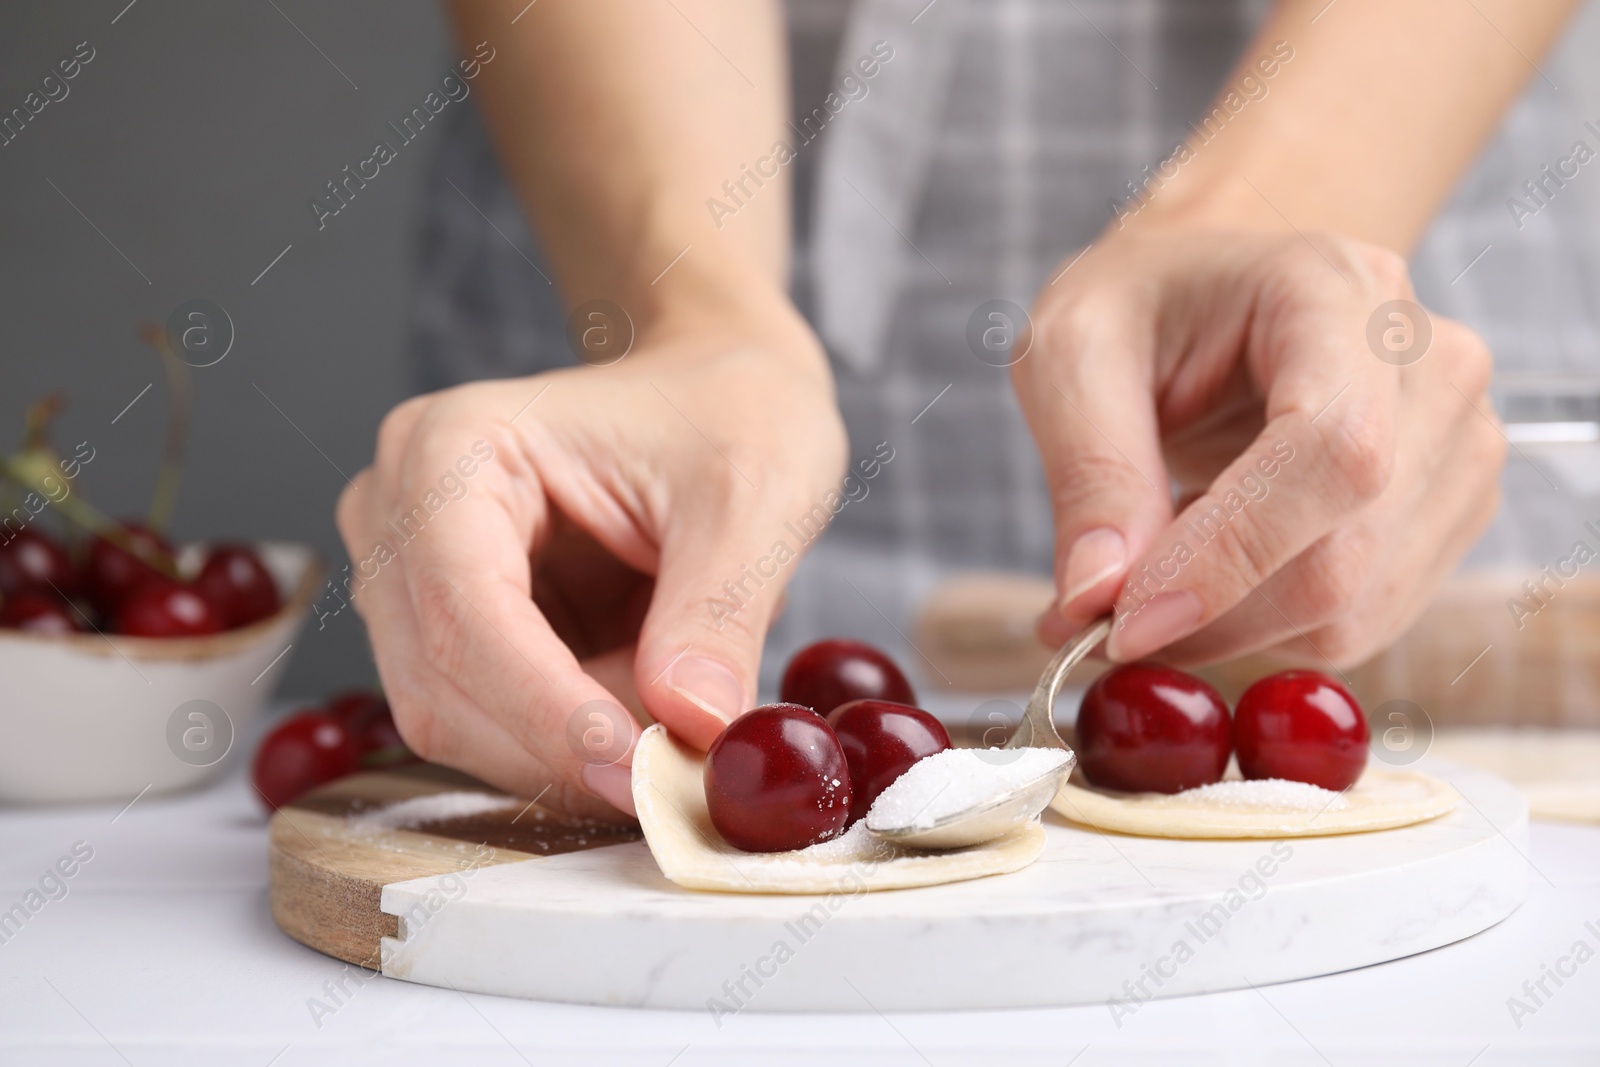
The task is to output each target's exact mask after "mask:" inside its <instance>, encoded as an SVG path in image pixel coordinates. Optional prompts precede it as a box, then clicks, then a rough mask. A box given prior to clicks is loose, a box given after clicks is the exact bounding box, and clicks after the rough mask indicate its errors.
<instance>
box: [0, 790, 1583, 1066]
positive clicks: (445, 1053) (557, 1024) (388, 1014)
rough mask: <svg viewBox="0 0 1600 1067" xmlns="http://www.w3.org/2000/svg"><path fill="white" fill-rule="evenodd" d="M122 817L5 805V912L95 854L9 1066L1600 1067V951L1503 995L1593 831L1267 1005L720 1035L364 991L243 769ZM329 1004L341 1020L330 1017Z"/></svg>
mask: <svg viewBox="0 0 1600 1067" xmlns="http://www.w3.org/2000/svg"><path fill="white" fill-rule="evenodd" d="M121 806H122V805H120V804H111V805H96V806H86V807H79V808H66V809H53V810H17V809H3V808H0V907H3V908H8V907H9V906H10V905H11V904H12V903H14V902H16V901H18V900H21V899H22V898H23V895H24V893H25V892H26V891H27V890H28V889H29V888H30V887H37V885H38V881H39V879H40V876H41V874H42V873H43V872H44V870H45V869H46V868H47V867H49V866H51V865H53V864H54V863H55V862H56V860H57V859H58V858H59V857H60V856H62V855H63V854H65V853H67V852H68V851H69V850H70V849H71V847H72V845H73V843H74V842H75V841H80V840H81V841H86V842H88V843H90V845H91V846H92V847H93V848H94V850H95V853H94V858H93V859H92V860H90V861H89V862H88V863H87V864H85V865H83V866H82V868H81V870H79V871H78V872H77V873H76V875H75V876H74V877H73V878H72V879H71V880H70V881H69V882H68V883H67V885H68V887H69V888H68V895H67V896H66V897H65V898H63V899H60V900H56V901H53V902H51V903H48V904H46V905H45V906H44V907H43V908H42V909H41V910H40V911H39V912H38V913H37V914H36V915H34V916H33V917H32V918H31V919H30V920H29V921H28V923H27V925H26V926H24V927H23V929H22V930H21V932H20V933H18V934H16V935H14V936H11V937H9V939H8V940H6V941H5V942H4V943H0V1063H3V1064H13V1063H14V1064H28V1065H32V1064H66V1065H79V1064H82V1065H98V1064H106V1065H124V1064H130V1063H131V1064H135V1065H138V1067H145V1065H147V1064H185V1065H187V1064H196V1065H199V1064H205V1065H212V1064H219V1063H227V1064H244V1065H262V1067H265V1065H267V1064H268V1063H269V1062H274V1063H275V1065H276V1067H294V1065H297V1064H317V1063H330V1064H332V1063H337V1064H340V1065H350V1064H364V1063H372V1064H384V1065H386V1067H401V1065H410V1064H417V1065H427V1067H436V1065H437V1064H438V1063H440V1062H450V1063H467V1062H471V1063H479V1062H481V1063H489V1064H507V1065H519V1064H525V1063H539V1064H544V1063H573V1062H585V1063H596V1064H606V1065H611V1064H616V1065H623V1064H638V1065H646V1067H648V1065H654V1067H667V1065H668V1064H669V1063H671V1064H673V1067H694V1065H699V1064H729V1065H734V1064H737V1065H745V1064H751V1063H757V1062H761V1063H775V1064H815V1063H818V1062H820V1061H824V1060H825V1061H826V1062H827V1063H828V1064H829V1067H844V1065H852V1064H887V1065H894V1067H898V1065H908V1067H910V1065H915V1067H926V1065H928V1064H933V1065H937V1067H947V1065H949V1067H954V1065H958V1064H961V1065H965V1064H989V1063H996V1062H1015V1063H1026V1064H1038V1065H1041V1067H1043V1065H1052V1067H1064V1065H1066V1064H1068V1063H1069V1062H1071V1063H1074V1064H1075V1065H1076V1067H1095V1065H1099V1064H1109V1063H1131V1064H1152V1065H1155V1064H1161V1065H1166V1064H1175V1063H1183V1064H1199V1065H1205V1067H1209V1065H1213V1064H1217V1065H1220V1064H1252V1065H1253V1064H1260V1065H1263V1067H1265V1065H1268V1064H1271V1065H1278V1064H1286V1065H1298V1064H1313V1065H1318V1067H1322V1065H1325V1064H1328V1063H1332V1064H1337V1065H1340V1067H1343V1065H1346V1064H1355V1063H1363V1064H1365V1063H1381V1064H1406V1065H1424V1067H1431V1065H1435V1064H1437V1065H1441V1067H1444V1065H1448V1067H1466V1065H1467V1064H1468V1063H1469V1062H1471V1063H1474V1064H1475V1065H1476V1067H1487V1065H1491V1064H1563V1065H1565V1064H1572V1065H1576V1064H1585V1065H1592V1064H1595V1063H1597V1062H1600V1012H1597V1011H1596V1007H1597V1005H1600V960H1591V961H1589V962H1588V963H1586V964H1584V965H1582V966H1581V967H1580V968H1579V969H1578V971H1577V973H1576V974H1575V975H1574V976H1573V977H1571V978H1567V979H1565V980H1564V981H1565V985H1564V986H1563V987H1561V988H1560V989H1555V988H1554V987H1553V985H1551V986H1550V988H1551V989H1552V990H1553V992H1554V994H1555V995H1554V996H1552V997H1550V998H1548V999H1547V1000H1546V1002H1545V1003H1544V1004H1543V1005H1542V1006H1540V1007H1539V1008H1538V1010H1537V1012H1536V1013H1535V1014H1534V1015H1531V1016H1528V1017H1525V1018H1523V1019H1522V1020H1521V1023H1522V1025H1521V1027H1520V1028H1519V1027H1518V1026H1517V1025H1516V1023H1515V1022H1514V1021H1513V1019H1512V1018H1511V1016H1510V1014H1509V1012H1508V1010H1507V1004H1506V1001H1507V998H1508V997H1511V996H1514V995H1519V994H1520V992H1521V989H1520V987H1521V985H1522V983H1523V982H1524V981H1525V980H1530V979H1532V980H1537V979H1538V978H1539V977H1540V975H1541V968H1542V966H1543V965H1546V964H1550V965H1554V964H1555V963H1557V962H1558V961H1559V960H1560V958H1561V957H1562V956H1563V955H1564V954H1566V953H1568V952H1570V951H1571V949H1572V946H1573V944H1574V942H1575V941H1576V940H1578V939H1579V938H1588V939H1589V940H1590V943H1591V944H1594V943H1595V941H1596V939H1595V937H1594V935H1593V934H1591V933H1589V932H1588V931H1587V930H1586V929H1585V925H1584V924H1585V922H1595V923H1596V924H1597V925H1600V829H1596V828H1585V827H1575V826H1561V825H1555V824H1535V825H1534V826H1533V827H1532V834H1531V842H1530V845H1529V847H1528V849H1527V852H1528V859H1527V860H1520V859H1519V860H1517V861H1516V862H1518V863H1522V864H1524V865H1525V866H1527V869H1528V870H1529V872H1530V874H1531V877H1532V888H1531V895H1530V897H1529V900H1528V903H1527V904H1526V905H1525V906H1523V907H1522V908H1520V909H1518V910H1517V911H1516V912H1515V913H1514V914H1513V915H1512V916H1511V917H1510V918H1509V919H1507V920H1506V921H1504V922H1502V923H1500V924H1499V925H1497V926H1494V927H1493V928H1491V929H1489V930H1486V931H1485V932H1483V933H1481V934H1478V935H1476V936H1474V937H1470V938H1468V939H1466V940H1465V941H1461V942H1459V943H1457V944H1454V945H1451V946H1448V947H1445V948H1442V949H1438V950H1435V951H1432V952H1426V953H1422V954H1420V955H1416V956H1411V957H1409V958H1406V959H1402V960H1398V961H1395V962H1393V963H1387V964H1382V965H1379V966H1374V967H1367V968H1363V969H1360V970H1356V971H1349V972H1345V973H1342V974H1337V975H1333V976H1329V977H1324V978H1316V979H1310V980H1306V981H1299V982H1292V983H1287V984H1282V985H1274V986H1267V987H1264V988H1261V989H1260V990H1259V991H1257V990H1251V989H1242V990H1239V991H1236V992H1230V993H1211V994H1205V995H1200V996H1189V997H1179V998H1175V999H1171V1000H1159V1001H1155V1002H1153V1003H1150V1004H1147V1005H1144V1006H1143V1007H1142V1008H1140V1010H1139V1011H1138V1012H1137V1013H1136V1014H1134V1015H1133V1016H1131V1017H1125V1018H1122V1019H1121V1020H1120V1023H1121V1025H1120V1026H1119V1025H1118V1024H1117V1022H1114V1021H1113V1019H1112V1017H1111V1014H1110V1013H1109V1012H1108V1011H1107V1009H1106V1007H1105V1006H1104V1005H1103V1004H1102V1005H1090V1006H1084V1007H1078V1008H1065V1009H1039V1010H1017V1011H1008V1012H935V1013H893V1012H888V1013H884V1014H883V1015H879V1014H878V1013H876V1012H871V1011H867V1012H860V1013H853V1014H835V1015H823V1014H788V1015H783V1014H761V1013H756V1012H746V1013H743V1014H740V1015H739V1016H737V1017H735V1018H732V1019H728V1020H723V1025H722V1026H720V1027H718V1026H717V1025H715V1023H713V1021H712V1020H711V1018H710V1017H709V1016H708V1015H707V1014H706V1013H705V1012H704V1011H683V1012H673V1011H648V1010H632V1009H616V1008H586V1007H574V1006H568V1005H562V1004H552V1003H541V1002H536V1001H522V1000H512V999H508V998H502V997H491V996H481V995H477V994H470V993H465V994H463V993H456V992H454V991H451V990H448V989H434V988H428V987H424V986H419V985H414V984H411V983H407V982H399V981H393V980H390V979H383V978H379V979H373V980H370V981H366V982H359V981H357V980H356V979H354V978H352V977H351V976H350V974H351V972H350V971H349V970H348V969H347V968H346V967H345V966H344V965H343V964H341V963H338V962H336V961H333V960H330V959H327V958H326V957H323V956H320V955H318V954H317V953H315V952H312V951H311V950H309V949H306V948H303V947H302V946H300V945H297V944H295V943H294V942H292V941H290V940H289V939H288V938H286V937H284V936H283V935H282V934H281V933H279V932H278V931H277V929H276V928H275V927H274V926H273V925H272V922H271V919H270V918H269V917H268V916H267V912H266V858H265V837H266V831H265V823H264V821H263V820H262V819H261V818H260V816H259V815H258V814H257V813H256V811H255V810H254V808H253V805H252V802H251V801H250V799H249V797H248V796H247V794H246V792H245V788H244V783H243V781H242V780H241V779H240V778H238V777H232V778H229V779H226V780H224V781H223V782H222V783H220V784H219V785H218V786H216V787H214V788H211V789H209V790H207V791H205V792H202V793H197V794H191V795H188V796H182V797H173V798H164V799H163V798H152V797H146V798H145V799H143V800H140V801H139V802H138V803H137V804H135V805H134V806H133V807H132V808H131V809H129V810H128V811H127V812H126V813H125V814H122V815H121V816H120V817H118V810H119V809H120V808H121ZM113 819H115V821H114V822H113ZM579 951H581V949H580V950H579ZM341 980H342V981H343V982H344V983H345V988H346V992H345V993H342V994H339V1001H341V1002H342V1003H339V1004H337V1005H335V1003H334V999H333V997H332V996H331V995H330V994H329V992H328V989H329V988H330V987H332V986H333V984H335V983H338V982H340V981H341ZM1547 985H1549V983H1548V982H1547ZM318 1000H320V1001H322V1002H324V1003H326V1004H328V1005H330V1006H333V1007H334V1011H333V1014H331V1015H323V1016H322V1017H321V1018H320V1020H317V1019H314V1018H313V1013H312V1008H313V1006H314V1003H315V1002H316V1001H318ZM319 1021H320V1024H321V1025H320V1026H319V1025H318V1022H319ZM1085 1049H1086V1051H1085ZM274 1057H277V1059H276V1060H275V1061H274ZM674 1057H676V1059H674ZM1074 1057H1077V1058H1076V1060H1074ZM1474 1057H1477V1058H1476V1059H1474Z"/></svg>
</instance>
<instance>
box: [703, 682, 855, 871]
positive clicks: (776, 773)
mask: <svg viewBox="0 0 1600 1067" xmlns="http://www.w3.org/2000/svg"><path fill="white" fill-rule="evenodd" d="M705 782H706V807H707V809H709V811H710V813H711V824H712V825H713V826H715V827H716V828H717V832H718V833H720V834H721V835H722V837H723V839H724V840H725V841H727V842H728V844H730V845H732V846H733V847H734V848H741V849H744V850H745V851H746V852H786V851H788V850H789V849H793V848H805V847H806V846H807V845H814V844H816V843H817V842H819V841H826V840H828V839H829V838H831V837H837V836H838V835H839V833H840V832H842V831H843V830H844V828H845V825H846V824H847V823H848V822H849V819H850V769H849V766H848V765H847V764H846V762H845V758H844V750H843V749H841V748H840V747H839V739H838V738H837V737H835V736H834V733H833V730H832V729H831V728H829V726H828V723H827V721H826V720H825V719H823V717H822V716H820V715H818V714H817V713H816V712H814V711H812V710H811V709H810V708H802V707H799V706H798V705H795V704H767V705H764V706H762V707H759V708H755V709H753V710H752V711H749V712H747V713H745V714H744V715H741V716H740V717H739V718H737V719H735V720H733V722H732V723H730V724H729V726H728V728H727V729H725V730H723V731H722V733H721V735H720V736H718V737H717V739H716V740H715V741H714V742H712V744H711V750H710V751H709V752H707V753H706V771H705Z"/></svg>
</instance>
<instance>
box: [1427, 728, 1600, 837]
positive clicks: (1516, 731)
mask: <svg viewBox="0 0 1600 1067" xmlns="http://www.w3.org/2000/svg"><path fill="white" fill-rule="evenodd" d="M1428 755H1429V756H1430V757H1432V758H1438V759H1447V760H1454V761H1455V762H1457V763H1465V764H1467V765H1468V766H1471V767H1478V768H1481V769H1482V770H1486V771H1491V772H1493V773H1494V774H1498V775H1500V776H1501V777H1502V778H1506V779H1508V780H1509V781H1510V782H1511V784H1512V785H1514V786H1516V787H1517V788H1518V789H1520V790H1522V793H1523V795H1524V796H1526V797H1527V798H1528V810H1529V812H1530V813H1531V814H1532V816H1533V818H1535V819H1557V820H1560V821H1562V822H1590V823H1600V731H1597V730H1540V729H1532V728H1527V727H1520V728H1519V727H1463V728H1458V729H1451V730H1440V731H1439V732H1438V733H1436V734H1435V735H1434V738H1433V745H1432V747H1431V748H1429V750H1428Z"/></svg>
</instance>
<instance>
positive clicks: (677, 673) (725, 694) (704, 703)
mask: <svg viewBox="0 0 1600 1067" xmlns="http://www.w3.org/2000/svg"><path fill="white" fill-rule="evenodd" d="M667 688H669V689H671V690H672V691H673V692H674V693H677V694H678V695H679V696H681V697H683V699H685V700H687V701H688V702H689V703H691V704H693V705H694V706H695V707H697V708H699V709H700V710H701V711H703V712H705V713H706V714H708V715H713V716H715V717H716V718H717V719H718V720H720V721H721V722H722V724H723V725H724V726H725V725H727V724H728V723H730V722H732V721H733V720H734V719H737V718H738V717H739V713H740V712H741V711H743V710H744V686H743V685H741V684H739V679H738V677H737V676H736V675H735V674H734V673H733V671H731V670H729V669H728V668H727V667H726V666H724V665H723V664H721V663H718V662H717V661H716V660H714V659H707V658H706V657H704V656H684V657H683V658H682V659H680V660H679V661H678V662H676V663H674V664H673V665H672V670H671V671H669V672H668V673H667Z"/></svg>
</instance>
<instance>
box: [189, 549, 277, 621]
mask: <svg viewBox="0 0 1600 1067" xmlns="http://www.w3.org/2000/svg"><path fill="white" fill-rule="evenodd" d="M194 585H195V588H196V589H198V590H199V591H200V594H201V595H202V596H204V597H205V598H206V599H207V600H209V601H211V603H212V604H213V605H215V606H216V608H217V610H218V611H220V612H221V613H222V618H223V622H224V623H225V624H226V626H227V628H228V629H230V630H233V629H237V628H238V627H240V626H249V625H250V624H251V623H253V622H258V621H260V620H261V619H265V618H266V617H267V616H269V615H271V614H273V613H274V612H276V611H277V610H278V605H279V600H278V583H277V582H276V581H274V580H273V578H272V572H271V571H269V570H267V568H266V566H265V565H264V564H263V563H262V562H261V557H260V556H258V555H256V552H255V549H253V548H250V547H248V546H246V545H217V546H216V547H215V548H213V549H212V550H211V552H210V553H209V554H208V555H207V556H206V562H205V565H204V566H203V567H201V568H200V574H199V575H198V576H197V577H196V578H195V580H194Z"/></svg>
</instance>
